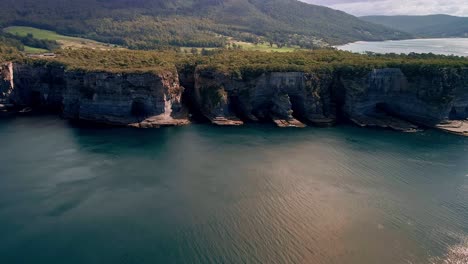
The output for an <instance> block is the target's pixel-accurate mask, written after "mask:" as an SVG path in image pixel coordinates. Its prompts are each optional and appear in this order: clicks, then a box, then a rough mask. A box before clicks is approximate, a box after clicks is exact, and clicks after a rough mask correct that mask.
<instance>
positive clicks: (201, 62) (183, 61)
mask: <svg viewBox="0 0 468 264" xmlns="http://www.w3.org/2000/svg"><path fill="white" fill-rule="evenodd" d="M56 55H57V56H56V57H55V58H28V57H27V56H26V55H24V54H22V53H20V52H18V51H17V50H16V49H15V48H13V47H10V46H7V45H5V44H0V62H6V61H22V62H24V63H30V64H36V65H38V64H43V65H56V64H60V65H62V66H63V67H65V68H67V69H68V70H82V71H105V72H160V71H164V70H165V71H173V70H175V69H178V70H179V71H193V70H194V69H195V68H196V67H198V68H199V69H206V70H210V69H211V70H215V71H217V72H223V73H226V74H233V75H237V76H239V77H242V76H249V75H251V76H255V75H258V74H261V73H263V72H274V71H276V72H286V71H289V72H290V71H300V72H317V71H320V72H328V71H332V70H337V69H339V70H341V71H342V72H344V73H349V74H363V73H365V72H368V71H369V70H371V69H375V68H386V67H396V68H403V69H404V70H406V71H411V70H417V71H428V72H430V71H431V70H432V69H440V68H448V67H449V68H464V67H468V58H466V57H456V56H442V55H433V54H410V55H397V54H388V55H379V54H355V53H351V52H346V51H338V50H332V49H326V50H315V51H296V52H289V53H276V52H259V51H242V50H218V51H210V52H208V54H204V55H202V54H185V53H181V52H176V51H174V50H167V51H132V50H109V51H99V50H92V49H77V50H73V49H62V50H58V51H57V53H56Z"/></svg>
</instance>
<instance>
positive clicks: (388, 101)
mask: <svg viewBox="0 0 468 264" xmlns="http://www.w3.org/2000/svg"><path fill="white" fill-rule="evenodd" d="M0 77H1V78H0V100H2V101H1V102H0V104H2V107H3V108H2V109H4V108H5V104H6V103H7V104H9V105H11V104H13V105H15V106H20V107H33V108H34V107H47V108H50V109H54V110H59V111H60V112H61V113H62V114H63V116H64V117H66V118H71V119H80V120H87V121H94V122H100V123H106V124H114V125H128V126H135V127H159V126H169V125H184V124H187V123H188V122H189V121H188V111H187V110H186V107H185V105H189V106H191V108H192V110H193V109H196V110H197V111H199V112H200V113H201V114H202V115H204V116H205V117H207V118H208V119H209V120H211V122H212V123H214V124H218V125H242V124H243V123H244V122H257V121H273V122H275V123H276V124H277V125H278V126H280V127H304V126H305V125H306V124H313V125H320V126H324V125H331V124H334V123H335V122H336V119H337V116H340V117H345V118H347V119H349V120H351V121H353V122H355V123H356V124H358V125H360V126H377V127H385V128H393V129H396V130H401V131H415V130H417V129H418V127H419V126H421V125H422V126H430V127H438V128H441V129H443V130H447V131H449V132H454V133H458V134H468V132H467V131H468V123H466V122H465V120H466V119H467V118H468V69H447V68H445V69H444V68H441V69H438V70H432V71H431V72H419V71H417V72H414V71H413V72H409V70H407V69H406V70H405V69H399V68H385V69H374V70H372V71H370V72H368V73H366V74H364V75H352V74H345V73H344V72H340V71H339V70H337V71H330V72H328V73H321V72H317V73H304V72H266V73H263V74H257V75H251V76H242V77H239V76H235V75H229V74H226V73H223V72H221V71H217V70H213V69H207V68H202V67H199V68H197V69H196V70H195V72H192V73H188V72H185V73H183V74H181V80H179V76H178V74H175V73H172V72H170V71H167V72H160V73H148V72H147V73H110V72H100V71H95V72H83V71H67V70H65V69H64V68H63V67H60V66H56V65H55V66H53V65H49V66H38V65H26V64H11V63H9V64H8V63H7V64H2V65H1V67H0ZM181 84H183V85H184V86H186V87H187V88H186V89H184V88H183V87H182V85H181ZM182 98H184V102H182ZM2 109H0V110H2Z"/></svg>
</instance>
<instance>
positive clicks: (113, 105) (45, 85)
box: [9, 65, 188, 127]
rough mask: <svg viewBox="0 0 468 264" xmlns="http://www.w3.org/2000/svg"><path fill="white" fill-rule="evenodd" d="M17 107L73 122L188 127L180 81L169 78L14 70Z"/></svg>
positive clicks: (57, 69) (50, 68)
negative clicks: (49, 110) (59, 114)
mask: <svg viewBox="0 0 468 264" xmlns="http://www.w3.org/2000/svg"><path fill="white" fill-rule="evenodd" d="M14 72H15V76H16V77H15V79H14V87H15V88H14V89H13V92H12V94H11V95H10V96H9V100H10V101H11V102H13V103H14V104H15V105H19V106H32V107H48V108H52V109H57V110H60V111H62V113H63V116H64V117H66V118H71V119H80V120H87V121H93V122H99V123H106V124H112V125H130V126H137V127H159V126H170V125H184V124H187V123H188V119H187V112H186V110H185V108H184V107H183V106H182V104H181V96H182V92H183V88H182V87H181V86H180V85H179V80H178V76H177V75H174V74H172V73H171V72H165V73H160V74H156V73H129V74H127V73H119V74H114V73H107V72H82V71H65V70H64V68H62V67H60V66H31V65H14Z"/></svg>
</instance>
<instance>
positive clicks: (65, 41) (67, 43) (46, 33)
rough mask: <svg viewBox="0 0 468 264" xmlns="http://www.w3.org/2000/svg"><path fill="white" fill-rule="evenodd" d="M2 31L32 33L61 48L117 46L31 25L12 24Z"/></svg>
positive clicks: (28, 49) (39, 51) (27, 49)
mask: <svg viewBox="0 0 468 264" xmlns="http://www.w3.org/2000/svg"><path fill="white" fill-rule="evenodd" d="M3 31H4V32H6V33H10V34H14V35H18V36H26V35H28V34H32V35H33V36H34V38H36V39H41V40H55V41H57V42H58V43H59V44H60V45H61V46H62V48H92V49H102V50H108V49H115V48H118V47H117V46H116V45H111V44H106V43H101V42H97V41H94V40H90V39H84V38H76V37H70V36H64V35H60V34H58V33H56V32H54V31H50V30H44V29H38V28H33V27H17V26H14V27H7V28H4V29H3ZM25 51H26V52H30V53H41V52H44V51H45V50H41V49H36V48H32V47H25Z"/></svg>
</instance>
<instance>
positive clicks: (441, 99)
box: [340, 68, 468, 131]
mask: <svg viewBox="0 0 468 264" xmlns="http://www.w3.org/2000/svg"><path fill="white" fill-rule="evenodd" d="M340 80H341V83H342V85H343V87H344V90H345V92H346V97H345V104H344V107H343V109H344V112H345V114H347V115H348V116H349V118H350V119H351V120H352V121H354V122H355V123H357V124H359V125H361V126H379V127H390V128H393V129H396V130H402V131H413V130H415V129H416V127H415V126H414V125H413V124H420V125H424V126H429V127H435V126H438V124H441V123H444V122H447V121H448V120H451V119H460V120H463V119H466V117H467V115H466V108H467V106H468V104H467V103H468V81H467V70H466V69H461V70H456V69H438V70H437V71H432V72H428V73H420V74H417V75H409V74H406V75H405V74H404V73H403V71H402V70H401V69H397V68H387V69H375V70H372V71H371V72H370V73H368V74H367V75H366V76H365V77H364V78H356V77H354V76H351V77H341V78H340ZM410 122H411V123H410ZM412 123H413V124H412Z"/></svg>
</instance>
